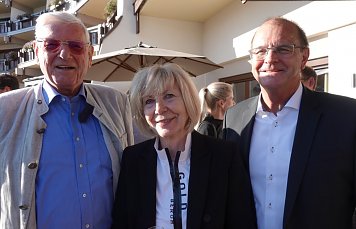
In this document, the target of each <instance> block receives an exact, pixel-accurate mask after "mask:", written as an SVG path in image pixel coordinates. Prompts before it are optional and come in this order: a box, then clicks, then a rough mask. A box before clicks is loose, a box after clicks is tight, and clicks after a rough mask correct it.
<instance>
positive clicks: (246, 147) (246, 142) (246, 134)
mask: <svg viewBox="0 0 356 229" xmlns="http://www.w3.org/2000/svg"><path fill="white" fill-rule="evenodd" d="M258 98H259V97H258V96H256V97H254V98H253V99H252V100H251V101H250V102H249V103H248V104H247V109H245V110H244V112H243V114H242V129H241V143H240V144H241V148H242V153H243V159H244V163H245V166H246V168H247V169H248V168H249V154H250V146H251V138H252V131H253V124H254V123H255V116H256V109H257V103H258ZM248 171H249V169H248Z"/></svg>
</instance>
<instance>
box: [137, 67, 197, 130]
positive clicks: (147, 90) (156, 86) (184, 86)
mask: <svg viewBox="0 0 356 229" xmlns="http://www.w3.org/2000/svg"><path fill="white" fill-rule="evenodd" d="M174 85H176V86H177V87H178V88H179V90H180V92H181V93H182V99H183V103H184V105H185V108H186V110H187V114H188V118H189V120H188V122H187V125H186V128H187V130H188V131H189V132H190V131H192V130H193V129H194V126H195V125H196V124H197V123H198V120H199V114H200V107H199V96H198V91H197V89H196V87H195V85H194V83H193V81H192V79H191V77H190V76H189V74H188V73H187V72H186V71H184V70H183V69H182V68H181V67H180V66H178V65H177V64H172V63H166V64H163V65H160V64H156V65H153V66H150V67H146V68H143V69H141V70H140V71H138V72H137V73H136V74H135V76H134V78H133V80H132V82H131V88H130V102H131V109H132V113H133V116H134V120H135V122H136V124H137V127H138V128H139V129H140V130H141V132H142V133H143V134H144V135H146V136H157V132H156V131H155V130H154V129H153V128H151V127H150V126H149V125H148V123H147V121H146V119H145V115H144V104H143V100H142V98H143V97H144V96H147V95H157V94H160V93H162V92H163V91H164V90H165V89H166V87H172V86H174Z"/></svg>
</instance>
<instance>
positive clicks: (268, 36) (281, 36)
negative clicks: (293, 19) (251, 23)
mask: <svg viewBox="0 0 356 229" xmlns="http://www.w3.org/2000/svg"><path fill="white" fill-rule="evenodd" d="M299 43H300V42H299V41H298V31H297V28H296V27H295V25H293V24H291V23H286V22H280V21H268V22H265V23H264V24H263V25H261V26H260V27H259V28H258V29H257V30H256V33H255V35H254V37H253V40H252V43H251V45H252V47H270V46H278V45H285V44H296V45H298V44H299Z"/></svg>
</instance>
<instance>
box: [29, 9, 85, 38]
mask: <svg viewBox="0 0 356 229" xmlns="http://www.w3.org/2000/svg"><path fill="white" fill-rule="evenodd" d="M52 22H62V23H67V24H77V25H80V26H81V27H82V28H83V32H84V33H85V38H86V41H87V42H90V38H89V32H88V30H87V27H86V26H85V25H84V23H83V22H82V21H81V20H80V19H79V18H77V17H76V16H74V15H73V14H70V13H67V12H64V11H58V12H57V11H56V12H48V13H44V14H41V15H40V16H39V17H38V18H37V19H36V30H35V38H38V34H39V33H40V30H41V29H42V27H43V26H45V25H48V24H51V23H52Z"/></svg>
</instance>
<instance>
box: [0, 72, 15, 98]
mask: <svg viewBox="0 0 356 229" xmlns="http://www.w3.org/2000/svg"><path fill="white" fill-rule="evenodd" d="M19 88H20V86H19V81H18V80H17V78H16V77H14V76H12V75H9V74H1V75H0V94H1V93H4V92H8V91H12V90H15V89H19Z"/></svg>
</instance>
